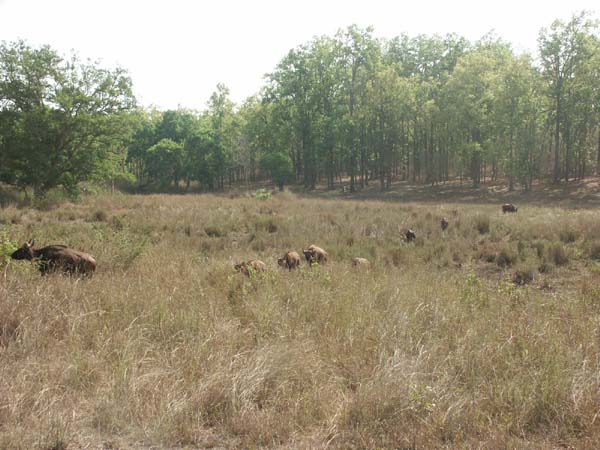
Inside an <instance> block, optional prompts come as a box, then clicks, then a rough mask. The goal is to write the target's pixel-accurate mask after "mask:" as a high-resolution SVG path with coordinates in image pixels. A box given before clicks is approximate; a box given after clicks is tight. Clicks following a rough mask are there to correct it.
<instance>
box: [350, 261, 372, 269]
mask: <svg viewBox="0 0 600 450" xmlns="http://www.w3.org/2000/svg"><path fill="white" fill-rule="evenodd" d="M352 267H362V268H365V269H370V268H371V261H369V260H368V259H367V258H354V259H352Z"/></svg>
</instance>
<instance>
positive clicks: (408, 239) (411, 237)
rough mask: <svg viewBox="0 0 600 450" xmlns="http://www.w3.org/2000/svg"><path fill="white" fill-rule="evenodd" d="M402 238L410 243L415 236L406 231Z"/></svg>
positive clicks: (412, 232)
mask: <svg viewBox="0 0 600 450" xmlns="http://www.w3.org/2000/svg"><path fill="white" fill-rule="evenodd" d="M404 236H406V242H412V241H414V240H415V239H416V238H417V235H416V234H415V232H414V231H413V230H407V231H406V233H405V234H404Z"/></svg>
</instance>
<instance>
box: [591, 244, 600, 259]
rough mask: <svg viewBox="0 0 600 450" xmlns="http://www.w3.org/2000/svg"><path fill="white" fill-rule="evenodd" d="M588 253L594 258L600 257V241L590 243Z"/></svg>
mask: <svg viewBox="0 0 600 450" xmlns="http://www.w3.org/2000/svg"><path fill="white" fill-rule="evenodd" d="M588 254H589V255H590V258H592V259H596V260H598V259H600V241H593V242H592V243H591V244H590V247H589V251H588Z"/></svg>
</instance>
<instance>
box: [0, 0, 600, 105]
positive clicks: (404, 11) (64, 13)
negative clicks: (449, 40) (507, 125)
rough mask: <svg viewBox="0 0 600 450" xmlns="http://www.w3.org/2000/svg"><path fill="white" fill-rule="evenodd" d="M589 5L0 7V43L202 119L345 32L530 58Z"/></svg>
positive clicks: (595, 4)
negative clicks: (36, 52)
mask: <svg viewBox="0 0 600 450" xmlns="http://www.w3.org/2000/svg"><path fill="white" fill-rule="evenodd" d="M599 5H600V2H599V1H598V0H568V1H565V0H563V1H557V0H548V1H539V0H536V1H527V0H502V1H500V0H498V1H494V2H490V1H484V0H480V1H477V0H452V1H450V0H420V1H419V0H412V1H410V2H407V1H400V0H396V1H383V0H362V1H359V0H332V1H327V0H301V1H300V0H296V1H287V0H280V1H276V0H249V1H242V0H210V1H201V0H197V1H191V0H188V1H186V0H168V1H155V0H147V1H135V0H102V1H98V0H0V41H2V40H4V41H14V40H17V39H24V40H26V41H27V42H28V43H29V44H30V45H33V46H38V45H42V44H48V45H50V46H51V47H52V48H53V49H55V50H57V51H58V52H59V53H61V54H68V53H69V52H70V50H75V51H76V52H77V53H78V54H79V55H80V56H81V57H82V58H84V59H87V58H90V59H92V60H94V61H96V60H98V61H100V64H101V65H102V66H103V67H114V66H115V65H119V66H121V67H123V68H125V69H127V70H128V71H129V74H130V76H131V78H132V80H133V84H134V92H135V94H136V97H137V98H138V101H139V103H140V104H142V105H145V106H150V105H154V106H156V107H158V108H160V109H169V108H177V107H178V106H181V107H184V108H192V109H198V110H202V109H204V108H205V107H206V103H207V101H208V99H209V97H210V95H211V93H212V92H213V91H214V90H215V87H216V85H217V83H224V84H225V85H226V86H227V87H228V88H229V89H230V91H231V98H232V100H234V101H235V102H237V103H240V102H242V101H243V100H244V99H245V98H247V97H248V96H250V95H253V94H255V93H257V92H258V90H259V89H260V87H261V86H262V85H263V84H264V79H263V76H264V74H265V73H268V72H271V71H272V70H273V69H274V67H275V65H276V64H277V63H278V62H279V61H280V60H281V59H282V58H283V57H284V56H285V54H286V53H287V52H288V51H289V50H290V49H292V48H294V47H296V46H298V45H300V44H303V43H305V42H307V41H309V40H310V39H311V38H312V37H314V36H318V35H324V34H325V35H329V36H333V35H334V34H335V32H336V31H337V30H338V29H340V28H345V27H347V26H349V25H351V24H357V25H359V26H361V27H366V26H369V25H372V26H373V27H374V36H375V37H380V38H391V37H394V36H398V35H399V34H401V33H407V34H408V35H410V36H416V35H418V34H427V35H433V34H442V35H443V34H446V33H451V32H454V33H457V34H459V35H461V36H464V37H466V38H467V39H469V40H470V41H475V40H477V39H479V38H480V37H482V36H483V35H485V34H486V33H488V32H490V31H494V32H495V33H496V34H497V35H498V36H500V37H501V38H503V39H505V40H507V41H509V42H511V43H512V44H513V46H514V48H515V49H516V50H517V51H523V50H530V51H532V52H534V51H535V49H536V46H537V36H538V33H539V30H540V29H541V28H542V27H549V26H550V24H551V23H552V22H553V21H554V19H562V20H568V19H570V18H571V16H572V15H573V14H574V13H578V12H580V11H581V10H588V11H591V12H592V13H593V17H594V18H596V19H600V6H599Z"/></svg>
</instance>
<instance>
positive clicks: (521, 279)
mask: <svg viewBox="0 0 600 450" xmlns="http://www.w3.org/2000/svg"><path fill="white" fill-rule="evenodd" d="M533 278H534V270H533V269H531V268H521V269H518V270H516V271H515V272H513V274H512V277H511V280H512V282H513V283H515V284H518V285H520V286H521V285H524V284H529V283H531V282H532V281H533Z"/></svg>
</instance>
